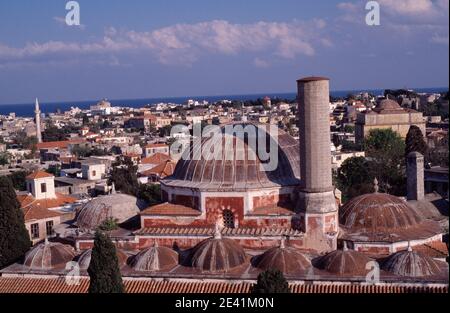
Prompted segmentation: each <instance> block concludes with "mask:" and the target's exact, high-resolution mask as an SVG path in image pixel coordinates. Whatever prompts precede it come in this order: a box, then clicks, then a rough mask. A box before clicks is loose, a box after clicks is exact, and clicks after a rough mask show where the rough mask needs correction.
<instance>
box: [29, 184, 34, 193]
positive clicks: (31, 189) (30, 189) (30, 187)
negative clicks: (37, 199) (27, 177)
mask: <svg viewBox="0 0 450 313" xmlns="http://www.w3.org/2000/svg"><path fill="white" fill-rule="evenodd" d="M32 191H33V187H32V186H31V183H28V192H32Z"/></svg>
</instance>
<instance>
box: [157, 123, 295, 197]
mask: <svg viewBox="0 0 450 313" xmlns="http://www.w3.org/2000/svg"><path fill="white" fill-rule="evenodd" d="M233 127H242V129H244V130H249V132H250V134H248V136H247V135H246V136H237V135H236V134H235V133H233V134H232V131H231V130H230V129H233ZM257 127H260V129H261V130H260V131H258V128H257ZM268 127H269V126H267V125H262V124H261V125H260V124H253V123H231V124H228V125H225V126H222V127H221V128H220V130H221V134H222V136H220V135H215V136H212V137H205V138H203V139H202V144H201V145H192V147H191V149H190V150H189V149H186V150H185V153H184V155H183V157H182V158H181V159H180V160H179V161H178V163H177V166H176V168H175V171H174V173H173V175H172V176H170V177H168V178H166V179H164V180H163V181H162V183H163V184H164V185H167V186H174V187H176V186H178V187H194V188H198V189H206V190H224V189H228V190H229V189H233V190H236V189H237V190H248V189H258V188H266V187H274V186H280V185H281V186H288V185H297V184H298V183H299V177H300V161H299V160H300V156H299V144H298V142H297V141H296V140H295V139H294V138H293V137H291V136H290V135H288V134H287V133H286V132H284V131H282V130H280V129H279V128H278V127H275V130H276V131H277V135H276V136H274V135H272V134H271V133H270V131H271V130H270V129H269V128H268ZM258 136H264V137H265V139H266V140H265V141H266V142H269V141H270V142H271V143H272V146H273V144H275V145H276V150H277V152H278V155H277V156H278V163H277V167H276V168H275V170H270V171H265V170H264V168H263V164H264V163H267V162H265V161H263V160H261V158H260V156H259V155H258V153H257V151H255V150H256V147H255V145H256V144H257V143H258V141H261V138H259V137H258ZM253 143H255V144H253ZM200 147H203V151H209V149H213V152H214V153H217V157H211V158H209V159H207V158H205V156H204V154H205V153H200V151H201V150H200ZM216 147H222V149H217V150H214V149H215V148H216ZM270 149H272V151H273V149H274V148H273V147H272V148H270V144H267V147H266V150H269V151H270ZM199 154H200V155H201V157H197V158H195V156H196V155H199Z"/></svg>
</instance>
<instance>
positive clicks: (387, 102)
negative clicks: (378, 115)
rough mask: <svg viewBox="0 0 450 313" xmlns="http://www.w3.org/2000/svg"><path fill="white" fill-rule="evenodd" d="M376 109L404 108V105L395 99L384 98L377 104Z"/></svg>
mask: <svg viewBox="0 0 450 313" xmlns="http://www.w3.org/2000/svg"><path fill="white" fill-rule="evenodd" d="M376 110H379V111H381V110H387V111H392V110H402V107H401V106H400V105H399V104H398V102H397V101H395V100H392V99H384V100H382V101H381V102H380V103H379V104H378V105H377V107H376Z"/></svg>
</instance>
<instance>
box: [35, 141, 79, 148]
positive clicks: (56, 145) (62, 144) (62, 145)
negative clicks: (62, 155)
mask: <svg viewBox="0 0 450 313" xmlns="http://www.w3.org/2000/svg"><path fill="white" fill-rule="evenodd" d="M83 142H85V140H84V139H70V140H64V141H49V142H40V143H38V144H36V148H37V149H67V148H68V147H69V145H70V144H79V143H83Z"/></svg>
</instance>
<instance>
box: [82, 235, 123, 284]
mask: <svg viewBox="0 0 450 313" xmlns="http://www.w3.org/2000/svg"><path fill="white" fill-rule="evenodd" d="M88 273H89V277H90V282H89V293H123V292H125V288H124V286H123V282H122V276H121V274H120V269H119V261H118V259H117V254H116V247H115V246H114V244H113V243H112V241H111V239H110V238H109V237H108V236H107V235H106V234H104V233H102V232H100V231H97V232H96V233H95V239H94V248H93V249H92V256H91V262H90V264H89V268H88Z"/></svg>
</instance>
